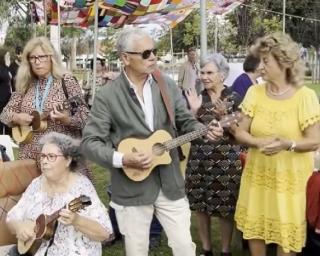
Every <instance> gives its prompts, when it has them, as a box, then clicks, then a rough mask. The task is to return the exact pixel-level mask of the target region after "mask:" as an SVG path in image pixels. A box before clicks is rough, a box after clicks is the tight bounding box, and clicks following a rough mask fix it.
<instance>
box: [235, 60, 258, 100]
mask: <svg viewBox="0 0 320 256" xmlns="http://www.w3.org/2000/svg"><path fill="white" fill-rule="evenodd" d="M259 64H260V59H259V58H258V57H255V56H254V55H252V54H249V55H247V57H246V58H245V60H244V63H243V70H244V73H243V74H241V75H240V76H238V77H237V78H236V80H235V81H234V82H233V84H232V87H231V88H232V90H233V91H234V92H236V93H238V94H239V95H240V97H241V100H243V98H244V96H245V95H246V93H247V91H248V89H249V87H250V86H251V85H253V84H257V78H258V77H260V72H259V69H258V67H259Z"/></svg>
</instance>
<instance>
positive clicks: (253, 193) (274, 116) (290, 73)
mask: <svg viewBox="0 0 320 256" xmlns="http://www.w3.org/2000/svg"><path fill="white" fill-rule="evenodd" d="M251 52H252V54H255V55H256V56H257V57H260V59H261V62H260V66H259V69H260V70H261V76H262V78H263V80H264V81H265V83H264V84H262V85H254V86H251V87H250V88H249V90H248V92H247V94H246V96H245V98H244V100H243V102H242V104H241V106H240V107H241V110H242V113H243V119H242V121H241V122H240V124H239V126H238V127H237V126H234V127H232V132H233V134H234V136H235V138H236V140H237V141H238V142H239V143H244V144H246V145H247V146H248V147H249V150H248V155H247V159H246V164H245V167H244V170H243V173H242V178H241V184H240V192H239V198H238V202H237V207H236V213H235V221H236V225H237V228H238V229H239V230H240V231H242V232H243V236H244V238H245V239H248V240H249V247H250V251H251V255H252V256H266V244H270V243H274V244H276V245H277V255H278V256H289V255H290V256H294V255H296V254H297V253H299V252H301V250H302V247H303V246H304V245H305V240H306V185H307V181H308V179H309V177H310V175H311V173H312V170H313V154H312V153H311V151H315V150H316V149H317V148H318V147H319V144H320V136H319V135H320V134H319V128H320V127H319V120H320V108H319V102H318V98H317V95H316V93H315V92H314V91H313V90H311V89H309V88H308V87H306V86H303V79H304V65H303V61H302V60H301V58H300V55H299V48H298V45H297V44H296V43H295V42H294V41H293V40H292V39H291V37H290V36H289V35H287V34H283V33H280V32H279V33H274V34H271V35H267V36H265V37H262V38H260V39H259V40H258V41H257V42H256V43H255V45H254V46H252V48H251Z"/></svg>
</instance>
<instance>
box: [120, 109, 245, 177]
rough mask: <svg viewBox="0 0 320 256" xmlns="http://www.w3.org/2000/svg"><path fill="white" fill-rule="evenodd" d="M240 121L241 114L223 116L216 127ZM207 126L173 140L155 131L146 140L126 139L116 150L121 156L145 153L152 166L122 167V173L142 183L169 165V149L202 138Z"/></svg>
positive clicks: (161, 132) (163, 132)
mask: <svg viewBox="0 0 320 256" xmlns="http://www.w3.org/2000/svg"><path fill="white" fill-rule="evenodd" d="M240 119H241V114H240V113H239V112H235V113H233V114H230V115H225V116H223V117H222V118H221V120H220V121H219V122H218V125H219V126H221V127H229V126H230V125H231V124H233V123H238V122H239V121H240ZM212 122H213V121H212ZM212 122H211V123H212ZM209 125H210V124H209ZM209 125H208V126H206V127H203V128H202V129H199V130H196V131H193V132H189V133H187V134H184V135H182V136H179V137H177V138H174V139H173V138H172V136H171V135H170V134H169V133H168V132H167V131H165V130H157V131H156V132H154V133H153V134H152V135H151V136H150V137H148V138H147V139H136V138H127V139H124V140H122V141H121V142H120V143H119V146H118V149H117V150H118V151H119V152H121V153H123V154H129V153H134V152H145V153H150V154H151V155H152V165H151V167H150V168H148V169H136V168H132V167H127V166H123V167H122V169H123V171H124V173H125V174H126V175H127V177H128V178H129V179H131V180H133V181H143V180H144V179H146V178H147V177H148V176H149V175H150V173H151V171H152V170H153V169H154V168H155V167H156V166H158V165H162V164H170V163H171V161H172V159H171V157H170V154H169V152H170V150H171V149H173V148H176V147H178V146H181V145H183V144H185V143H187V142H189V141H192V140H195V139H197V138H200V137H202V136H204V135H205V134H206V133H207V132H208V129H209Z"/></svg>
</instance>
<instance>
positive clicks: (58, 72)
mask: <svg viewBox="0 0 320 256" xmlns="http://www.w3.org/2000/svg"><path fill="white" fill-rule="evenodd" d="M38 46H40V47H41V49H42V51H43V52H44V53H45V54H48V55H51V58H50V59H51V75H52V76H53V78H55V79H57V80H59V79H61V78H62V77H63V75H64V74H66V73H67V70H66V69H65V68H64V67H63V65H62V62H61V59H60V56H59V55H58V53H57V51H56V50H55V49H54V47H53V45H52V44H51V43H50V41H49V39H48V38H46V37H35V38H32V39H30V40H29V41H28V42H27V44H26V46H25V47H24V49H23V52H22V57H21V65H20V67H19V69H18V72H17V79H16V86H17V92H19V93H21V94H25V93H26V92H27V91H28V89H29V88H30V87H31V86H33V83H34V81H35V80H36V79H37V76H36V75H35V74H34V73H33V71H32V68H31V65H30V63H29V60H28V58H29V54H30V53H31V52H32V51H33V50H34V49H35V48H36V47H38Z"/></svg>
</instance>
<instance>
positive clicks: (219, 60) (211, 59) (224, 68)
mask: <svg viewBox="0 0 320 256" xmlns="http://www.w3.org/2000/svg"><path fill="white" fill-rule="evenodd" d="M209 63H213V64H214V65H215V66H216V67H217V69H218V72H219V73H221V74H222V75H223V77H224V78H223V79H224V80H225V79H226V78H227V77H228V75H229V71H230V67H229V64H228V62H227V60H226V58H225V57H223V55H222V54H220V53H213V54H210V55H208V56H207V57H205V58H204V59H203V60H202V61H201V63H200V66H201V68H203V67H204V66H205V65H207V64H209Z"/></svg>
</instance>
